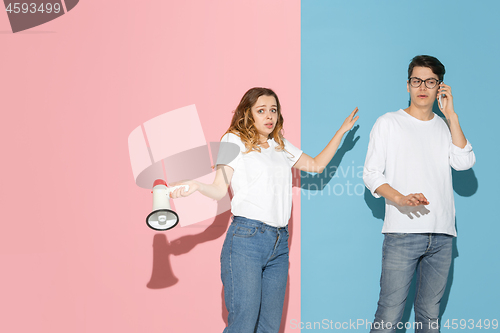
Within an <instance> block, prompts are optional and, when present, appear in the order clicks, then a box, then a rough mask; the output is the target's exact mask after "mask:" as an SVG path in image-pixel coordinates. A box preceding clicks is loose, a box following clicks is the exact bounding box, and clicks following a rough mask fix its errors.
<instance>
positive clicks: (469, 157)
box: [450, 140, 476, 171]
mask: <svg viewBox="0 0 500 333" xmlns="http://www.w3.org/2000/svg"><path fill="white" fill-rule="evenodd" d="M475 163H476V155H475V154H474V151H473V150H472V145H471V144H470V142H469V140H467V144H466V145H465V147H463V148H460V147H457V146H455V145H454V144H453V143H451V145H450V165H451V167H452V168H453V169H455V170H457V171H463V170H468V169H470V168H472V167H473V166H474V164H475Z"/></svg>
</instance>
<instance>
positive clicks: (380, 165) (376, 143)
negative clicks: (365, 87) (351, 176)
mask: <svg viewBox="0 0 500 333" xmlns="http://www.w3.org/2000/svg"><path fill="white" fill-rule="evenodd" d="M383 127H384V124H383V120H382V119H381V118H379V119H378V120H377V121H376V122H375V125H373V128H372V131H371V132H370V143H369V144H368V152H367V153H366V160H365V166H364V168H363V181H364V183H365V186H366V187H367V188H368V189H369V190H370V192H371V193H372V194H373V196H374V197H375V198H380V195H378V194H377V193H375V190H376V189H377V188H379V187H380V186H381V185H383V184H387V183H388V181H387V179H386V177H385V175H384V172H385V163H386V150H387V146H386V141H387V138H386V137H385V136H384V135H383V134H382V133H384V130H383ZM385 132H386V131H385Z"/></svg>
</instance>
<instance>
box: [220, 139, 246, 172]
mask: <svg viewBox="0 0 500 333" xmlns="http://www.w3.org/2000/svg"><path fill="white" fill-rule="evenodd" d="M245 151H246V147H245V145H244V144H243V142H241V139H240V138H239V137H238V136H237V135H236V134H233V133H226V135H224V136H223V137H222V139H221V140H220V147H219V152H218V154H217V165H219V164H225V165H228V166H230V167H231V168H232V169H233V170H236V166H237V165H238V162H239V161H240V160H241V155H242V154H243V152H245Z"/></svg>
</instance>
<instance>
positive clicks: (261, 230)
mask: <svg viewBox="0 0 500 333" xmlns="http://www.w3.org/2000/svg"><path fill="white" fill-rule="evenodd" d="M264 231H266V225H265V224H264V223H262V224H261V225H260V232H261V233H264Z"/></svg>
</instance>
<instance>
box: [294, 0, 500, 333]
mask: <svg viewBox="0 0 500 333" xmlns="http://www.w3.org/2000/svg"><path fill="white" fill-rule="evenodd" d="M499 12H500V3H499V2H497V1H492V0H490V1H479V2H472V1H462V0H454V1H451V0H447V1H439V2H437V1H394V0H393V1H387V0H384V1H332V0H330V1H326V0H303V1H302V50H301V52H302V119H301V121H302V149H303V150H304V152H306V153H308V154H309V155H311V156H315V155H316V154H318V153H319V152H320V151H321V150H322V149H323V148H324V146H325V145H326V144H327V143H328V141H329V140H330V139H331V137H332V136H333V135H334V134H335V132H336V131H337V130H338V128H339V127H340V125H341V124H342V122H343V120H344V119H345V117H346V116H347V115H348V114H349V112H351V111H352V110H353V109H354V107H356V106H358V107H359V110H360V112H359V116H360V120H359V121H358V124H359V127H358V128H357V129H354V130H353V131H352V132H351V133H350V134H349V135H348V136H347V137H346V138H345V141H344V144H343V145H342V146H341V147H340V149H339V152H338V153H337V155H336V156H335V157H334V159H333V160H332V163H330V165H329V168H328V169H327V170H325V173H324V174H322V175H320V176H311V175H308V174H303V177H304V178H303V179H302V249H301V251H302V318H301V321H302V322H303V323H304V325H307V323H308V322H309V323H312V322H321V321H322V320H324V319H327V320H328V321H330V320H331V321H333V323H335V322H340V323H342V322H349V320H351V321H356V320H358V319H361V320H365V321H372V320H373V317H374V314H375V310H376V306H377V300H378V293H379V279H380V266H381V255H382V253H381V252H382V251H381V249H382V241H383V235H382V234H381V229H382V224H383V214H384V212H383V209H384V207H383V205H384V202H383V201H382V200H376V199H374V198H373V197H372V196H371V194H370V193H369V192H367V191H366V190H365V189H364V188H363V185H362V184H363V180H362V178H361V177H362V175H361V172H360V171H362V167H363V164H364V160H365V155H366V149H367V147H368V140H369V133H370V130H371V128H372V126H373V124H374V122H375V120H376V119H377V118H378V117H379V116H381V115H383V114H384V113H386V112H391V111H396V110H398V109H400V108H406V107H407V106H408V100H409V94H408V93H407V91H406V79H407V68H408V64H409V62H410V60H411V59H412V58H413V57H414V56H415V55H418V54H429V55H433V56H435V57H437V58H438V59H440V60H441V62H443V64H444V65H445V66H446V71H447V73H446V75H445V79H444V81H445V83H447V84H449V85H450V86H451V87H452V92H453V96H454V103H455V111H456V112H457V114H458V115H459V119H460V123H461V125H462V129H463V130H464V133H465V135H466V137H467V139H469V141H470V142H471V144H472V146H473V148H474V152H475V154H476V158H477V162H476V165H475V166H474V167H473V168H472V169H471V170H469V171H464V172H453V176H454V189H455V204H456V216H457V217H456V223H457V230H458V238H456V239H455V243H454V260H453V263H452V267H451V271H450V277H449V281H448V288H447V290H446V293H445V296H444V298H443V301H442V306H441V307H442V310H441V311H442V312H444V314H443V316H442V324H445V323H446V321H447V320H448V319H449V320H451V319H457V322H459V320H460V319H465V320H469V319H472V320H474V323H477V321H478V320H479V319H483V320H484V319H490V320H492V319H500V311H499V310H500V305H499V302H498V296H499V289H500V288H499V286H498V279H499V275H500V274H499V273H500V269H499V267H498V266H499V265H498V258H499V255H500V246H499V242H498V235H499V233H500V223H499V222H500V219H499V217H498V215H499V213H498V206H499V205H500V203H499V199H500V196H499V195H498V192H497V187H498V185H499V184H500V181H499V172H498V168H499V164H500V163H499V162H500V159H499V156H498V151H499V149H498V145H497V143H496V136H495V135H497V133H498V130H499V129H498V123H499V121H500V114H499V111H498V108H497V104H496V96H497V95H498V93H497V91H498V82H499V79H500V66H499V63H498V62H499V59H500V47H499V44H500V43H499V37H498V36H499V33H500V20H499V18H498V13H499ZM358 137H359V138H358ZM335 170H336V173H335V172H334V171H335ZM353 170H354V172H353ZM316 188H323V189H322V190H315V189H316ZM409 299H411V300H412V299H413V295H412V294H410V295H409ZM410 309H411V304H408V303H407V306H406V312H405V315H404V317H403V320H404V321H408V322H411V323H412V322H413V320H414V318H413V312H411V314H410ZM449 323H450V324H451V321H450V322H449ZM323 329H324V328H323ZM317 330H320V329H317ZM357 330H358V331H366V329H365V327H364V326H363V327H359V328H358V329H357ZM483 330H484V328H483V329H482V330H480V329H479V328H477V329H474V331H483ZM490 330H491V329H490ZM499 330H500V328H499ZM412 331H413V330H412V329H410V330H408V332H412ZM442 331H456V330H453V329H447V328H444V327H443V328H442Z"/></svg>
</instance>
